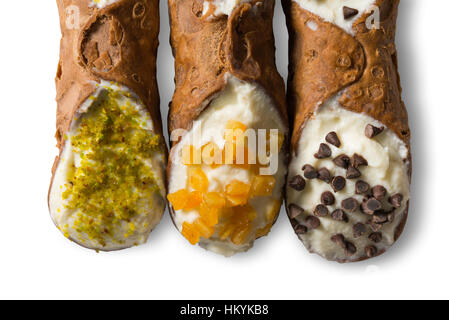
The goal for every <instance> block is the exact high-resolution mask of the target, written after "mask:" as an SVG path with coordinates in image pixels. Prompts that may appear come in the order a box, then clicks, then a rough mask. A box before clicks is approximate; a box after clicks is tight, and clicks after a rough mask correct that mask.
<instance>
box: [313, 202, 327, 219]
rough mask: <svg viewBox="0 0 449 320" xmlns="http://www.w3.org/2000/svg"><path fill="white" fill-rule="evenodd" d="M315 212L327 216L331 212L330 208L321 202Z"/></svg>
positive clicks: (318, 215)
mask: <svg viewBox="0 0 449 320" xmlns="http://www.w3.org/2000/svg"><path fill="white" fill-rule="evenodd" d="M313 213H314V214H315V216H317V217H325V216H327V215H328V214H329V210H328V209H327V207H326V206H325V205H322V204H319V205H317V206H316V207H315V210H313Z"/></svg>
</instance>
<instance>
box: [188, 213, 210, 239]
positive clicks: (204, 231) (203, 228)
mask: <svg viewBox="0 0 449 320" xmlns="http://www.w3.org/2000/svg"><path fill="white" fill-rule="evenodd" d="M193 225H194V227H195V228H196V230H197V231H198V233H199V234H200V236H201V237H203V238H205V239H209V238H210V237H212V235H213V234H214V228H213V227H210V226H207V225H206V223H205V222H204V221H203V219H202V218H199V219H196V220H195V222H194V223H193Z"/></svg>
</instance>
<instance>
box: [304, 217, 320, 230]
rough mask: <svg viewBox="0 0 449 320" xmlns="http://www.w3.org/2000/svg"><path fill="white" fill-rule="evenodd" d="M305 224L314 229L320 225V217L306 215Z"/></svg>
mask: <svg viewBox="0 0 449 320" xmlns="http://www.w3.org/2000/svg"><path fill="white" fill-rule="evenodd" d="M306 225H307V226H308V227H309V229H310V230H313V229H316V228H318V227H319V226H320V225H321V222H320V219H318V218H317V217H314V216H308V217H307V218H306Z"/></svg>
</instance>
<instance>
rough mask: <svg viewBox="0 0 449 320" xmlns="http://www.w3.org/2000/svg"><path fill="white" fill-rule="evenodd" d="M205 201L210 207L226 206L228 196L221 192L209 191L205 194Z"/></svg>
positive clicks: (219, 207)
mask: <svg viewBox="0 0 449 320" xmlns="http://www.w3.org/2000/svg"><path fill="white" fill-rule="evenodd" d="M203 200H204V203H205V204H207V206H208V207H210V208H218V209H221V208H224V207H225V206H226V198H225V196H224V195H223V194H221V193H220V192H208V193H206V194H204V195H203Z"/></svg>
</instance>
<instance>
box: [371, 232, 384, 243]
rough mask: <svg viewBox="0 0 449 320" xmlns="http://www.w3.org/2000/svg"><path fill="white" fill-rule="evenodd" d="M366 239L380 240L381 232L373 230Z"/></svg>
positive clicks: (376, 241)
mask: <svg viewBox="0 0 449 320" xmlns="http://www.w3.org/2000/svg"><path fill="white" fill-rule="evenodd" d="M368 239H370V240H371V241H372V242H374V243H379V242H381V241H382V233H380V232H373V233H371V234H370V235H369V236H368Z"/></svg>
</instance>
